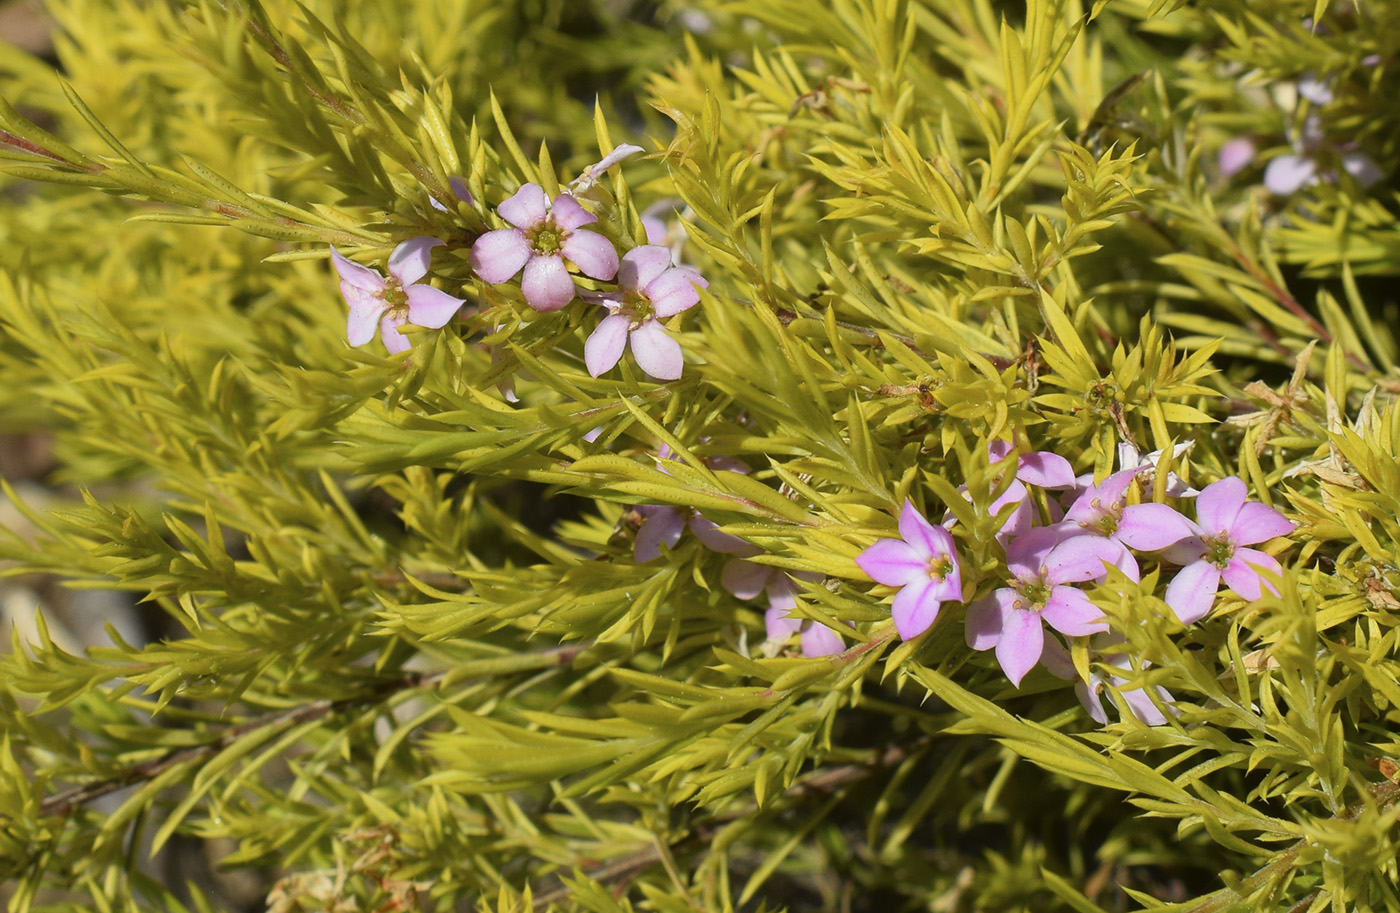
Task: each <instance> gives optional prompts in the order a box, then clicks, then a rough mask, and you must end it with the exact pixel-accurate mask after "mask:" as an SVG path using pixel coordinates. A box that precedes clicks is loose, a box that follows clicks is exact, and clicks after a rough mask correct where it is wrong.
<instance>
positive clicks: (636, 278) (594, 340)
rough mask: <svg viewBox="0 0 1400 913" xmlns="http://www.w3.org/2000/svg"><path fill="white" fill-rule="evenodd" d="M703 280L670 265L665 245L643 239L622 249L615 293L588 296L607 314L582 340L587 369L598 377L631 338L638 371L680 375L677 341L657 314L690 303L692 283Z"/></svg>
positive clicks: (694, 295) (670, 313)
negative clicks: (638, 245) (667, 331)
mask: <svg viewBox="0 0 1400 913" xmlns="http://www.w3.org/2000/svg"><path fill="white" fill-rule="evenodd" d="M708 285H709V283H707V282H706V281H705V280H704V279H703V278H701V276H700V274H699V273H698V272H696V271H695V270H693V269H691V268H690V267H686V266H672V265H671V252H670V251H669V250H667V249H666V248H664V247H659V246H657V245H654V244H644V245H642V246H641V247H634V248H633V249H632V250H629V251H628V252H627V253H625V254H623V255H622V265H621V267H620V268H619V269H618V271H617V286H618V288H617V293H616V294H609V295H590V296H589V299H590V300H593V301H596V302H597V303H598V304H601V305H603V306H604V307H605V308H607V309H608V311H609V314H608V316H607V317H604V318H603V319H602V320H601V321H600V322H599V323H598V326H597V327H596V328H595V329H594V330H593V333H592V334H591V335H590V336H589V337H588V341H587V342H586V343H584V346H583V361H584V364H586V365H587V366H588V373H589V374H592V375H593V376H594V377H597V376H598V375H600V374H603V373H604V372H606V371H610V370H612V368H613V366H614V365H616V364H617V362H618V360H619V359H621V358H622V352H623V350H624V349H625V348H627V346H628V344H629V343H630V344H631V346H632V357H633V358H635V359H637V365H638V367H640V368H641V369H642V370H643V371H645V372H647V373H648V374H650V375H651V376H652V377H655V378H657V379H658V380H676V379H677V378H679V377H680V376H681V370H682V368H683V366H684V363H685V362H684V359H683V357H682V355H681V347H680V343H678V342H676V341H675V340H674V339H672V338H671V337H670V336H669V335H667V333H666V328H665V327H663V326H662V325H661V322H660V319H661V318H665V317H674V316H675V315H676V314H679V313H680V312H681V311H684V310H687V309H688V308H692V307H694V306H695V305H696V304H698V303H699V301H700V292H699V291H698V290H697V286H698V287H699V288H706V287H707V286H708Z"/></svg>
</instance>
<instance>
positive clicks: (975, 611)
mask: <svg viewBox="0 0 1400 913" xmlns="http://www.w3.org/2000/svg"><path fill="white" fill-rule="evenodd" d="M1018 598H1019V597H1018V596H1017V594H1016V591H1015V590H1013V589H1011V588H1010V587H1002V588H1001V589H999V590H997V591H996V592H994V593H992V594H991V595H989V596H983V597H982V598H981V599H979V600H977V601H976V602H974V603H973V604H972V605H970V606H968V607H967V619H966V620H965V621H964V623H963V636H964V637H965V638H966V639H967V645H968V646H969V647H971V648H972V649H974V650H990V649H991V648H992V647H995V646H996V645H997V641H999V640H1001V631H1002V626H1003V624H1004V619H1005V618H1006V616H1007V615H1009V614H1010V613H1011V612H1013V611H1019V610H1016V609H1013V608H1012V604H1013V603H1015V602H1016V601H1017V599H1018Z"/></svg>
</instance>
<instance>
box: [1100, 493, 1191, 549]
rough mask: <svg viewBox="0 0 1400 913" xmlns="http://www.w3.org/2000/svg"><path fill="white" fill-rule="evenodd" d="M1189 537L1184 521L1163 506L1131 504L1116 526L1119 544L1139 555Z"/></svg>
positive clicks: (1184, 519)
mask: <svg viewBox="0 0 1400 913" xmlns="http://www.w3.org/2000/svg"><path fill="white" fill-rule="evenodd" d="M1190 535H1191V527H1190V526H1188V525H1187V523H1186V518H1185V517H1183V516H1182V515H1181V514H1180V513H1178V512H1177V511H1175V510H1173V509H1172V508H1170V507H1168V506H1167V505H1165V504H1131V505H1129V506H1127V507H1125V508H1123V518H1122V519H1121V520H1120V521H1119V522H1118V533H1117V538H1118V541H1120V542H1122V543H1123V544H1124V545H1126V546H1128V547H1129V548H1135V549H1137V550H1138V551H1142V552H1155V551H1157V550H1158V549H1163V548H1167V547H1168V546H1171V545H1175V544H1176V543H1178V542H1180V541H1181V540H1183V539H1186V538H1188V537H1189V536H1190Z"/></svg>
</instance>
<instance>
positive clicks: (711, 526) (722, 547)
mask: <svg viewBox="0 0 1400 913" xmlns="http://www.w3.org/2000/svg"><path fill="white" fill-rule="evenodd" d="M688 525H689V526H690V531H691V532H692V533H694V534H695V538H697V539H699V540H700V544H701V545H703V546H705V548H707V549H709V550H710V551H712V552H719V553H720V554H722V555H738V556H739V557H740V558H752V557H753V556H754V555H761V554H763V549H761V548H759V547H758V546H756V545H750V544H749V543H747V542H745V541H744V540H743V539H740V538H739V537H738V536H731V535H729V533H722V532H720V531H719V527H718V526H717V525H716V524H715V521H713V520H707V519H705V518H704V517H702V516H700V515H699V514H695V515H693V516H692V517H691V518H690V523H689V524H688Z"/></svg>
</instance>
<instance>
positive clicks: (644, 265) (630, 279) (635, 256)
mask: <svg viewBox="0 0 1400 913" xmlns="http://www.w3.org/2000/svg"><path fill="white" fill-rule="evenodd" d="M670 268H671V252H670V251H669V250H667V249H666V248H664V247H661V246H659V245H656V244H643V245H642V246H641V247H634V248H632V249H631V250H629V251H628V252H627V253H625V254H623V255H622V262H621V264H620V265H619V266H618V268H617V284H618V285H620V286H622V287H623V288H625V289H631V290H633V291H641V290H642V289H644V288H646V287H647V284H648V283H650V282H651V281H652V280H653V279H655V278H656V277H657V276H659V275H661V274H662V273H664V272H665V271H666V270H668V269H670Z"/></svg>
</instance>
